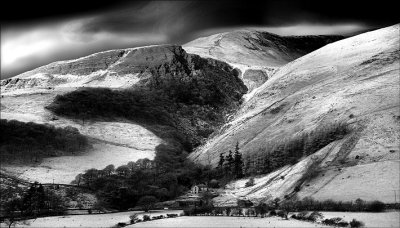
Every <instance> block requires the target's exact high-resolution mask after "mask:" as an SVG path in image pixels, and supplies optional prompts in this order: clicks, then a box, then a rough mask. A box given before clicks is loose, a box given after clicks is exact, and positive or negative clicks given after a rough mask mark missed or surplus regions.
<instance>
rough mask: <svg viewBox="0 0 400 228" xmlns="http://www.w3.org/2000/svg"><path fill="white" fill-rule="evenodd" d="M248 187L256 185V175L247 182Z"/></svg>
mask: <svg viewBox="0 0 400 228" xmlns="http://www.w3.org/2000/svg"><path fill="white" fill-rule="evenodd" d="M245 186H246V187H251V186H254V177H250V179H249V180H248V181H247V182H246V185H245Z"/></svg>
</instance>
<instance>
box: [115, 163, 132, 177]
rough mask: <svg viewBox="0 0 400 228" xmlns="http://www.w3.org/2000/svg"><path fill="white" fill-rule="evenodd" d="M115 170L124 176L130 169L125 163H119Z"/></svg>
mask: <svg viewBox="0 0 400 228" xmlns="http://www.w3.org/2000/svg"><path fill="white" fill-rule="evenodd" d="M115 171H116V172H117V173H118V175H120V176H124V177H126V176H128V175H129V172H130V169H129V168H128V166H127V165H121V166H119V167H118V168H117V169H116V170H115Z"/></svg>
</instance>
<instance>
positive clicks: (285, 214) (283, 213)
mask: <svg viewBox="0 0 400 228" xmlns="http://www.w3.org/2000/svg"><path fill="white" fill-rule="evenodd" d="M276 215H277V216H279V217H281V218H284V219H287V218H288V213H287V212H286V211H284V210H278V211H277V212H276Z"/></svg>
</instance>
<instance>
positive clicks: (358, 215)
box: [322, 211, 400, 227]
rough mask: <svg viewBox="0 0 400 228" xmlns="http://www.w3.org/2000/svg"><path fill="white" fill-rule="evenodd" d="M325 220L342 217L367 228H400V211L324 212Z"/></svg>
mask: <svg viewBox="0 0 400 228" xmlns="http://www.w3.org/2000/svg"><path fill="white" fill-rule="evenodd" d="M322 214H323V215H324V218H334V217H341V218H343V220H345V221H347V222H350V221H351V220H353V218H354V219H356V220H359V221H362V222H364V224H365V227H400V211H393V212H385V213H366V212H334V211H332V212H331V211H329V212H322Z"/></svg>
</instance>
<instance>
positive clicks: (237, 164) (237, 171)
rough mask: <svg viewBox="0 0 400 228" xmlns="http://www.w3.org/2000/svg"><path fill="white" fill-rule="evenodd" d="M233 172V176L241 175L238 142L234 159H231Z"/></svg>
mask: <svg viewBox="0 0 400 228" xmlns="http://www.w3.org/2000/svg"><path fill="white" fill-rule="evenodd" d="M233 163H234V165H233V169H234V170H233V173H234V175H235V178H242V177H243V159H242V154H241V153H240V152H239V142H237V143H236V147H235V154H234V161H233Z"/></svg>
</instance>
